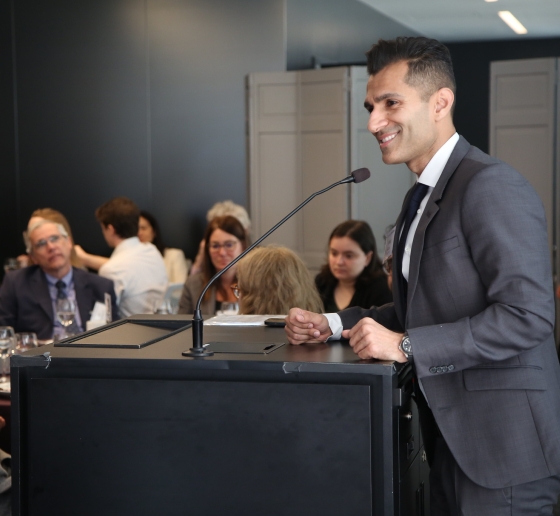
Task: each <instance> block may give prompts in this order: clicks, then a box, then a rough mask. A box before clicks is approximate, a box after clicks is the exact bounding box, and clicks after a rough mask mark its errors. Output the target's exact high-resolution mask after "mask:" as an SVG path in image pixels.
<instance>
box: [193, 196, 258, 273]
mask: <svg viewBox="0 0 560 516" xmlns="http://www.w3.org/2000/svg"><path fill="white" fill-rule="evenodd" d="M226 215H231V216H232V217H235V218H236V219H237V220H238V221H239V222H241V225H242V226H243V228H244V229H245V233H246V234H247V241H249V231H250V228H251V219H249V214H248V213H247V210H246V209H245V208H244V207H243V206H240V205H239V204H235V203H234V202H232V201H222V202H217V203H216V204H214V206H212V208H210V209H209V210H208V213H206V220H207V221H208V222H212V220H213V219H215V218H216V217H225V216H226ZM203 263H204V239H202V240H201V242H200V245H199V246H198V254H197V255H196V258H195V259H194V263H193V264H192V267H191V270H190V272H189V274H190V275H191V276H194V275H195V274H196V273H198V272H200V271H201V270H202V266H203Z"/></svg>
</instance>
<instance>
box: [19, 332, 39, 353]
mask: <svg viewBox="0 0 560 516" xmlns="http://www.w3.org/2000/svg"><path fill="white" fill-rule="evenodd" d="M38 346H39V342H38V341H37V334H36V333H16V349H15V351H16V353H23V352H24V351H29V350H30V349H33V348H36V347H38Z"/></svg>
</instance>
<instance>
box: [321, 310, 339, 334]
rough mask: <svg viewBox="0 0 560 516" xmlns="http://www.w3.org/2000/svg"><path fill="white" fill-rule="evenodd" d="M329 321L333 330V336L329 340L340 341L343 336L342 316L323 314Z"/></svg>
mask: <svg viewBox="0 0 560 516" xmlns="http://www.w3.org/2000/svg"><path fill="white" fill-rule="evenodd" d="M323 315H324V316H325V317H326V318H327V321H329V328H330V329H331V332H332V335H331V336H330V337H329V338H328V339H327V341H329V340H340V337H341V336H342V330H343V327H342V320H341V319H340V315H338V314H337V313H334V314H323Z"/></svg>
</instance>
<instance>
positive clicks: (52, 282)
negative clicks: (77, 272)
mask: <svg viewBox="0 0 560 516" xmlns="http://www.w3.org/2000/svg"><path fill="white" fill-rule="evenodd" d="M45 277H46V278H47V283H48V284H49V285H51V286H53V287H54V286H56V283H57V281H58V280H59V279H61V280H62V281H63V282H64V285H66V288H68V286H69V285H70V284H71V283H72V278H73V277H74V270H73V269H72V267H70V272H69V273H68V274H66V275H65V276H63V277H62V278H55V277H54V276H51V275H50V274H47V273H46V272H45Z"/></svg>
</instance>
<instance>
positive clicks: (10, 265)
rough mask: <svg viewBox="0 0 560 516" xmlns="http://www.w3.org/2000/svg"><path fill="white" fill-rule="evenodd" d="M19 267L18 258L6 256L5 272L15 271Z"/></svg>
mask: <svg viewBox="0 0 560 516" xmlns="http://www.w3.org/2000/svg"><path fill="white" fill-rule="evenodd" d="M17 269H19V263H18V261H17V258H6V259H5V260H4V272H8V271H15V270H17Z"/></svg>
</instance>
